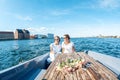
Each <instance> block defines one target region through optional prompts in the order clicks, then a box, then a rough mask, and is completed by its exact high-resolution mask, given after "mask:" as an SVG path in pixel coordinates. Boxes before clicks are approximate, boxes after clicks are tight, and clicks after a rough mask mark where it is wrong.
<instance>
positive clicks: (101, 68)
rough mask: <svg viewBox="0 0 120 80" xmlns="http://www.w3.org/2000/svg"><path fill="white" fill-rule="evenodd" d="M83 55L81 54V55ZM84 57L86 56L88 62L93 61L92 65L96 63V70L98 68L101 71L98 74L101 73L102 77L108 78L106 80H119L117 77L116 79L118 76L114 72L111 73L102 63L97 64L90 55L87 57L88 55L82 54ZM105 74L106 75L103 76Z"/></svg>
mask: <svg viewBox="0 0 120 80" xmlns="http://www.w3.org/2000/svg"><path fill="white" fill-rule="evenodd" d="M80 54H81V53H80ZM81 55H82V56H84V57H85V56H86V57H85V58H86V60H88V61H91V62H92V63H94V66H95V67H94V69H95V68H98V69H99V70H97V71H98V72H101V73H102V75H101V76H103V77H104V78H106V79H114V80H117V77H116V75H115V74H114V73H113V72H112V71H110V70H109V69H107V68H106V67H105V66H103V65H101V64H100V63H98V62H96V61H95V60H94V59H93V58H91V57H89V56H88V55H86V54H83V53H82V54H81ZM101 73H99V74H101ZM103 73H104V74H103ZM107 75H109V76H107Z"/></svg>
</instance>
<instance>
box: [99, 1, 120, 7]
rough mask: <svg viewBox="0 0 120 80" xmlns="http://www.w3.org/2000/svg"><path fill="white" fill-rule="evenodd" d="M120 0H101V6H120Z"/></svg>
mask: <svg viewBox="0 0 120 80" xmlns="http://www.w3.org/2000/svg"><path fill="white" fill-rule="evenodd" d="M119 2H120V0H99V6H100V7H101V8H112V9H113V8H118V7H120V6H119V5H120V3H119Z"/></svg>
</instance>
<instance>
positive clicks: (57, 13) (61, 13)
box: [50, 10, 70, 16]
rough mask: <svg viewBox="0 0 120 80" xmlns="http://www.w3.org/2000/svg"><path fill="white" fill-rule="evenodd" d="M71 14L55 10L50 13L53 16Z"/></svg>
mask: <svg viewBox="0 0 120 80" xmlns="http://www.w3.org/2000/svg"><path fill="white" fill-rule="evenodd" d="M69 13H70V10H53V11H51V12H50V14H51V15H53V16H61V15H67V14H69Z"/></svg>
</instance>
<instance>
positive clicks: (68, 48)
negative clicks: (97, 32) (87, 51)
mask: <svg viewBox="0 0 120 80" xmlns="http://www.w3.org/2000/svg"><path fill="white" fill-rule="evenodd" d="M73 47H74V43H73V42H70V43H69V44H65V43H64V42H62V48H64V53H72V52H73V51H72V48H73Z"/></svg>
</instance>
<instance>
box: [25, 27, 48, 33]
mask: <svg viewBox="0 0 120 80" xmlns="http://www.w3.org/2000/svg"><path fill="white" fill-rule="evenodd" d="M27 30H29V31H30V33H32V34H46V33H47V32H48V28H46V27H36V28H35V27H29V28H27Z"/></svg>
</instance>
